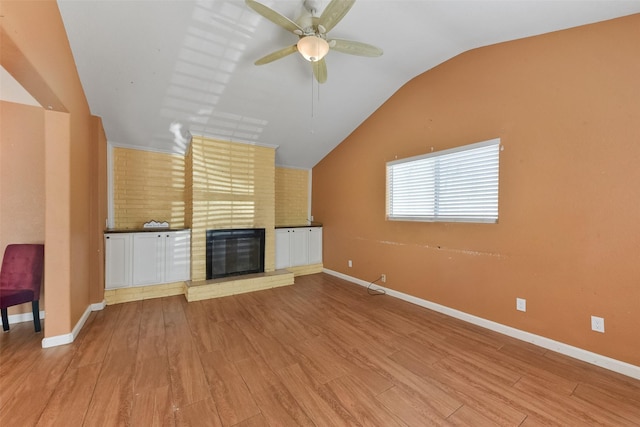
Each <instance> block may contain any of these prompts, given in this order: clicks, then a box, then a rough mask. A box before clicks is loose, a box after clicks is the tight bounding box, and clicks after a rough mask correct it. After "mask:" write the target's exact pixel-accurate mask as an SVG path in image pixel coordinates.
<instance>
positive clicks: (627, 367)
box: [323, 268, 640, 379]
mask: <svg viewBox="0 0 640 427" xmlns="http://www.w3.org/2000/svg"><path fill="white" fill-rule="evenodd" d="M323 271H324V272H325V273H327V274H330V275H332V276H335V277H339V278H340V279H344V280H347V281H349V282H352V283H355V284H357V285H360V286H364V287H367V286H369V285H370V283H371V282H367V281H365V280H361V279H357V278H355V277H351V276H348V275H346V274H343V273H339V272H337V271H333V270H329V269H326V268H325V269H323ZM375 287H376V288H378V289H384V291H385V292H386V293H387V295H389V296H392V297H395V298H399V299H401V300H404V301H407V302H410V303H413V304H416V305H419V306H421V307H425V308H428V309H430V310H433V311H437V312H439V313H443V314H446V315H448V316H451V317H455V318H456V319H460V320H464V321H465V322H469V323H472V324H474V325H477V326H481V327H483V328H486V329H490V330H492V331H495V332H499V333H501V334H504V335H508V336H510V337H512V338H516V339H519V340H521V341H526V342H529V343H531V344H534V345H537V346H539V347H542V348H546V349H548V350H552V351H555V352H557V353H561V354H564V355H566V356H569V357H572V358H574V359H578V360H582V361H583V362H587V363H591V364H592V365H596V366H600V367H602V368H605V369H609V370H610V371H614V372H617V373H619V374H622V375H626V376H628V377H631V378H635V379H640V366H636V365H632V364H630V363H627V362H622V361H620V360H616V359H612V358H610V357H607V356H603V355H601V354H597V353H593V352H591V351H588V350H584V349H582V348H578V347H574V346H571V345H569V344H565V343H562V342H559V341H554V340H552V339H549V338H546V337H543V336H540V335H535V334H532V333H530V332H526V331H522V330H520V329H516V328H513V327H511V326H506V325H503V324H501V323H497V322H494V321H491V320H487V319H483V318H482V317H478V316H474V315H472V314H469V313H465V312H463V311H459V310H456V309H453V308H450V307H447V306H444V305H440V304H437V303H434V302H431V301H427V300H424V299H421V298H418V297H414V296H412V295H408V294H405V293H402V292H398V291H395V290H393V289H388V288H385V287H384V286H379V285H378V284H376V285H375Z"/></svg>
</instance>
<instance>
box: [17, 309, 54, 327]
mask: <svg viewBox="0 0 640 427" xmlns="http://www.w3.org/2000/svg"><path fill="white" fill-rule="evenodd" d="M44 314H45V311H44V310H40V320H42V319H44ZM8 318H9V325H13V324H14V323H22V322H33V312H32V311H28V312H24V313H18V314H10V315H9V317H8Z"/></svg>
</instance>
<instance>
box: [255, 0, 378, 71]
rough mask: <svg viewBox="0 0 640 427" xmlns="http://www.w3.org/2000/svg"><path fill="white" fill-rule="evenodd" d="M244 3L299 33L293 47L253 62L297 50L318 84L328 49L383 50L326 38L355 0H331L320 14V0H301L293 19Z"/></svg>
mask: <svg viewBox="0 0 640 427" xmlns="http://www.w3.org/2000/svg"><path fill="white" fill-rule="evenodd" d="M245 2H246V3H247V5H248V6H249V7H250V8H251V9H253V10H254V11H256V12H258V13H259V14H260V15H262V16H264V17H265V18H267V19H268V20H269V21H271V22H273V23H274V24H277V25H279V26H281V27H282V28H284V29H285V30H287V31H290V32H292V33H293V34H295V35H297V36H298V42H297V43H296V44H294V45H292V46H287V47H285V48H283V49H279V50H276V51H275V52H272V53H270V54H268V55H266V56H264V57H262V58H260V59H258V60H257V61H256V62H255V65H263V64H268V63H269V62H273V61H275V60H277V59H281V58H284V57H285V56H287V55H291V54H292V53H294V52H299V53H300V54H301V55H302V56H303V57H304V58H305V59H306V60H307V61H309V62H311V65H312V66H313V75H314V76H315V78H316V80H317V81H318V82H319V83H324V82H326V81H327V64H326V62H325V56H326V55H327V53H329V50H335V51H338V52H342V53H348V54H350V55H359V56H369V57H375V56H380V55H382V49H380V48H378V47H375V46H372V45H370V44H366V43H361V42H356V41H351V40H341V39H334V38H329V37H328V34H327V33H328V32H329V31H330V30H331V29H332V28H333V27H335V26H336V24H338V22H340V20H341V19H342V18H344V16H345V15H346V14H347V12H349V9H351V7H352V6H353V4H354V3H355V2H356V0H331V1H330V2H329V4H328V5H327V7H326V8H325V9H324V11H323V12H322V14H320V16H318V6H319V3H320V1H319V0H304V2H303V11H302V14H301V16H300V17H299V18H298V19H296V21H292V20H291V19H289V18H287V17H286V16H284V15H281V14H280V13H278V12H276V11H275V10H273V9H271V8H269V7H267V6H265V5H263V4H262V3H258V2H257V1H255V0H245Z"/></svg>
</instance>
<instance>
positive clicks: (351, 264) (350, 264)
mask: <svg viewBox="0 0 640 427" xmlns="http://www.w3.org/2000/svg"><path fill="white" fill-rule="evenodd" d="M351 267H353V262H351V260H349V268H351Z"/></svg>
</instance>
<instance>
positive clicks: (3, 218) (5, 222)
mask: <svg viewBox="0 0 640 427" xmlns="http://www.w3.org/2000/svg"><path fill="white" fill-rule="evenodd" d="M0 200H2V204H0V254H4V250H5V248H6V247H7V245H9V244H12V243H44V219H45V216H44V208H45V191H44V114H43V110H42V108H39V107H33V106H28V105H22V104H15V103H12V102H4V101H0ZM44 300H45V296H44V295H43V294H42V293H41V295H40V309H41V310H44V309H46V303H45V301H44ZM30 312H31V304H21V305H19V306H15V307H10V308H9V314H10V315H11V314H16V313H30Z"/></svg>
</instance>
